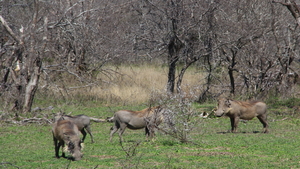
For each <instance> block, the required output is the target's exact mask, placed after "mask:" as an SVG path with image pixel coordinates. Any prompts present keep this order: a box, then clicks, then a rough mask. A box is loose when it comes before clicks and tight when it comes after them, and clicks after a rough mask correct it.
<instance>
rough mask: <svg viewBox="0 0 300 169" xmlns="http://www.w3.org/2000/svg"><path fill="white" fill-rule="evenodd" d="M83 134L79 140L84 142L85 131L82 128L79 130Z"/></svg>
mask: <svg viewBox="0 0 300 169" xmlns="http://www.w3.org/2000/svg"><path fill="white" fill-rule="evenodd" d="M80 132H81V133H82V135H83V137H82V139H81V142H82V143H83V142H84V139H85V137H86V132H85V131H84V128H82V130H81V131H80Z"/></svg>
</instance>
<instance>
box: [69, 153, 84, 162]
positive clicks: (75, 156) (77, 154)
mask: <svg viewBox="0 0 300 169" xmlns="http://www.w3.org/2000/svg"><path fill="white" fill-rule="evenodd" d="M82 156H83V154H82V153H81V152H80V151H79V152H76V153H74V154H72V157H73V160H74V161H78V160H81V158H82Z"/></svg>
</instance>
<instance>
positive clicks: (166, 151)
mask: <svg viewBox="0 0 300 169" xmlns="http://www.w3.org/2000/svg"><path fill="white" fill-rule="evenodd" d="M207 106H208V107H211V106H214V105H207ZM68 108H69V109H67V110H66V111H67V112H69V111H72V112H73V114H74V115H75V114H87V115H89V116H93V117H98V118H105V117H107V116H110V115H111V109H110V108H107V107H86V106H82V107H76V109H75V108H72V107H68ZM123 108H124V109H132V110H139V109H142V108H144V107H143V106H141V107H118V108H115V109H123ZM269 123H270V133H269V134H262V133H260V131H261V130H262V125H261V124H260V122H259V121H258V120H257V119H253V120H252V121H249V122H247V123H240V124H239V132H238V133H236V134H232V133H227V131H228V130H229V129H230V124H229V119H228V118H211V119H199V123H198V124H197V126H196V128H195V129H194V130H193V132H192V133H191V140H192V141H193V142H194V143H195V144H182V143H180V142H178V141H177V140H175V139H174V138H171V137H169V136H167V135H164V134H162V133H157V136H156V140H155V141H149V142H146V141H145V137H144V132H143V130H136V131H133V130H129V129H127V130H126V131H125V133H124V140H125V142H124V143H123V148H124V149H122V147H121V145H120V143H119V141H118V136H117V134H115V136H114V138H113V141H112V142H109V141H108V140H109V129H110V127H111V126H112V124H111V123H93V124H92V131H93V134H94V137H95V143H94V144H91V141H90V137H89V136H87V138H86V141H85V147H84V150H83V153H84V157H83V159H82V160H80V161H75V162H74V161H69V160H67V159H63V158H60V159H56V158H54V146H53V141H52V135H51V126H50V125H37V124H28V125H25V126H20V125H15V124H7V123H0V127H1V130H0V146H1V147H0V163H1V165H0V168H17V167H19V168H22V169H23V168H30V169H31V168H43V169H45V168H55V169H56V168H74V169H75V168H76V169H79V168H299V163H300V160H299V157H300V154H299V139H300V131H299V125H300V119H299V117H297V118H296V117H295V114H294V115H289V114H284V113H282V114H278V113H277V114H276V115H275V113H273V111H272V110H271V111H270V113H269ZM258 131H259V132H258ZM134 150H135V151H134ZM126 153H127V155H126Z"/></svg>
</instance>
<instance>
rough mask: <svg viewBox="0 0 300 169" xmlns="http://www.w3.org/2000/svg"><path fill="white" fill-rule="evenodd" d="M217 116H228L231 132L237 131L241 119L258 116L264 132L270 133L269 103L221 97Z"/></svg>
mask: <svg viewBox="0 0 300 169" xmlns="http://www.w3.org/2000/svg"><path fill="white" fill-rule="evenodd" d="M215 115H216V116H217V117H221V116H223V115H225V116H228V117H229V118H230V121H231V132H236V130H237V126H238V122H239V120H240V119H243V120H251V119H253V118H254V117H257V118H258V119H259V121H260V122H261V123H262V124H263V127H264V131H263V132H264V133H268V122H267V105H266V104H265V103H264V102H259V101H249V102H243V101H236V100H231V99H226V98H221V99H219V101H218V107H217V110H216V111H215Z"/></svg>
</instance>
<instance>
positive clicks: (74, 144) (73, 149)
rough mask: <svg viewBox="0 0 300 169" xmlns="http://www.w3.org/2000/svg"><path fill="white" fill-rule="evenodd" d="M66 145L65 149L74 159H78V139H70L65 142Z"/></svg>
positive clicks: (79, 155) (79, 154)
mask: <svg viewBox="0 0 300 169" xmlns="http://www.w3.org/2000/svg"><path fill="white" fill-rule="evenodd" d="M66 146H67V151H68V152H69V153H70V154H71V155H72V157H73V158H74V159H73V160H74V161H78V160H80V159H81V158H82V156H83V155H82V153H81V140H80V139H77V138H76V139H70V141H69V142H67V143H66Z"/></svg>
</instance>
